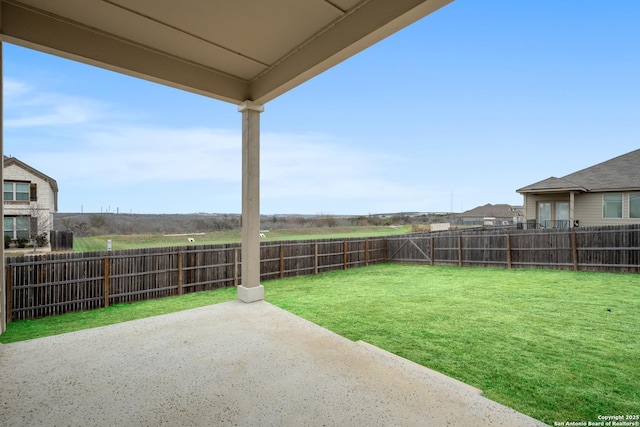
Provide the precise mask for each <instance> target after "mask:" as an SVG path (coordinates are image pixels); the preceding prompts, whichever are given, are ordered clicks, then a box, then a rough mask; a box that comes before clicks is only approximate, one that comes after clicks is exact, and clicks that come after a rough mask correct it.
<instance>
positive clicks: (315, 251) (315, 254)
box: [313, 242, 318, 274]
mask: <svg viewBox="0 0 640 427" xmlns="http://www.w3.org/2000/svg"><path fill="white" fill-rule="evenodd" d="M313 274H318V242H316V244H315V245H314V246H313Z"/></svg>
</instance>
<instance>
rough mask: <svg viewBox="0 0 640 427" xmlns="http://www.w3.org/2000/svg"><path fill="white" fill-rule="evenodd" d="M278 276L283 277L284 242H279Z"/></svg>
mask: <svg viewBox="0 0 640 427" xmlns="http://www.w3.org/2000/svg"><path fill="white" fill-rule="evenodd" d="M280 278H281V279H282V278H284V244H282V243H280Z"/></svg>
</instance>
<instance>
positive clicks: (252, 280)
mask: <svg viewBox="0 0 640 427" xmlns="http://www.w3.org/2000/svg"><path fill="white" fill-rule="evenodd" d="M238 111H239V112H241V113H242V268H241V270H240V271H241V279H242V282H241V285H240V286H238V299H239V300H240V301H243V302H254V301H259V300H262V299H264V287H263V286H262V285H261V284H260V113H262V112H263V111H264V106H262V105H259V104H254V103H253V102H251V101H245V102H243V103H242V104H241V105H240V106H239V107H238Z"/></svg>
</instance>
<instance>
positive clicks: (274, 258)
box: [6, 225, 640, 320]
mask: <svg viewBox="0 0 640 427" xmlns="http://www.w3.org/2000/svg"><path fill="white" fill-rule="evenodd" d="M240 255H241V251H240V246H239V245H238V244H228V245H209V246H186V247H175V248H153V249H132V250H124V251H111V252H85V253H67V254H48V255H35V256H22V257H15V258H7V259H6V286H7V310H6V312H7V316H8V318H7V320H17V319H33V318H37V317H44V316H50V315H55V314H62V313H66V312H71V311H79V310H88V309H93V308H99V307H108V306H109V305H111V304H117V303H122V302H131V301H139V300H144V299H151V298H160V297H165V296H170V295H182V294H184V293H189V292H197V291H204V290H210V289H217V288H223V287H230V286H237V285H239V284H241V282H242V278H241V277H240V264H241V259H240ZM260 259H261V265H260V269H261V273H260V276H261V279H262V280H269V279H277V278H284V277H290V276H298V275H306V274H317V273H322V272H326V271H331V270H342V269H347V268H353V267H361V266H367V265H371V264H377V263H383V262H387V261H390V262H419V263H425V264H431V265H457V266H460V267H462V266H491V267H505V268H518V267H519V268H525V267H537V268H554V269H572V270H586V271H610V272H632V273H637V272H639V271H640V225H633V226H619V227H601V228H588V229H587V228H573V229H554V230H515V229H508V230H507V229H498V230H484V231H480V230H477V229H476V230H470V231H458V232H437V233H428V234H411V235H403V236H398V237H388V238H371V239H323V240H300V241H283V242H268V243H263V244H262V245H261V256H260Z"/></svg>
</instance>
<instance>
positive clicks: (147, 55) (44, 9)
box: [0, 0, 452, 104]
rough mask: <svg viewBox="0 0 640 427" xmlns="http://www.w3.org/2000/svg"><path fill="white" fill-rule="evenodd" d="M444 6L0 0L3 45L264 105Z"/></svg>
mask: <svg viewBox="0 0 640 427" xmlns="http://www.w3.org/2000/svg"><path fill="white" fill-rule="evenodd" d="M451 1H452V0H233V1H230V0H185V1H180V2H178V1H175V0H56V1H51V0H0V5H1V9H0V15H1V30H0V32H1V34H2V39H3V40H4V41H8V42H11V43H14V44H17V45H21V46H25V47H29V48H33V49H36V50H40V51H43V52H48V53H51V54H54V55H58V56H62V57H65V58H69V59H73V60H77V61H80V62H84V63H88V64H92V65H96V66H99V67H102V68H106V69H109V70H113V71H117V72H121V73H124V74H128V75H131V76H136V77H140V78H143V79H146V80H151V81H154V82H158V83H161V84H165V85H169V86H172V87H176V88H180V89H184V90H187V91H190V92H194V93H199V94H202V95H205V96H209V97H212V98H216V99H220V100H223V101H228V102H232V103H234V104H240V103H242V102H243V101H245V100H250V101H253V102H255V103H257V104H264V103H266V102H268V101H270V100H272V99H274V98H275V97H277V96H279V95H281V94H282V93H284V92H286V91H288V90H289V89H291V88H293V87H295V86H297V85H299V84H301V83H303V82H305V81H307V80H309V79H310V78H312V77H314V76H316V75H318V74H320V73H322V72H323V71H325V70H327V69H329V68H331V67H332V66H334V65H336V64H337V63H339V62H341V61H343V60H345V59H347V58H349V57H350V56H352V55H354V54H355V53H357V52H359V51H361V50H363V49H365V48H367V47H369V46H371V45H372V44H374V43H376V42H378V41H380V40H382V39H383V38H385V37H387V36H388V35H390V34H392V33H394V32H396V31H398V30H400V29H402V28H404V27H406V26H407V25H409V24H411V23H413V22H415V21H417V20H418V19H420V18H423V17H424V16H426V15H428V14H430V13H431V12H433V11H435V10H437V9H439V8H440V7H442V6H444V5H446V4H448V3H450V2H451Z"/></svg>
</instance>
